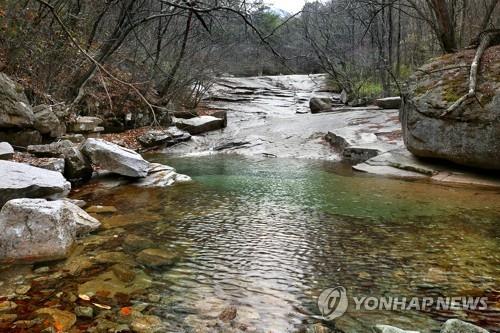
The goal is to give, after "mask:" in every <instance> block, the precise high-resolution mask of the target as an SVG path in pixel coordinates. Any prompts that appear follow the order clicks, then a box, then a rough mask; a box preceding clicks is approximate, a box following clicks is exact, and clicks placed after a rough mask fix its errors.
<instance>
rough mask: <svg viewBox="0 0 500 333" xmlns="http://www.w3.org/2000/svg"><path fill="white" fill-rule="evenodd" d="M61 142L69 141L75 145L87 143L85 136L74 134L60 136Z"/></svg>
mask: <svg viewBox="0 0 500 333" xmlns="http://www.w3.org/2000/svg"><path fill="white" fill-rule="evenodd" d="M59 140H68V141H71V142H73V143H82V142H83V141H85V137H84V136H83V134H79V133H72V134H65V135H62V136H60V137H59Z"/></svg>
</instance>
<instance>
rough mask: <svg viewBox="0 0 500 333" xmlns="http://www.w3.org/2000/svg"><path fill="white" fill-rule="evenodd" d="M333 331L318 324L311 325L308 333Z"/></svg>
mask: <svg viewBox="0 0 500 333" xmlns="http://www.w3.org/2000/svg"><path fill="white" fill-rule="evenodd" d="M331 332H332V330H330V329H329V328H328V327H326V326H325V325H323V324H322V323H316V324H314V325H311V326H309V327H308V328H307V331H306V333H331Z"/></svg>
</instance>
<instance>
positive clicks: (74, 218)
mask: <svg viewBox="0 0 500 333" xmlns="http://www.w3.org/2000/svg"><path fill="white" fill-rule="evenodd" d="M99 226H100V223H99V221H97V220H96V219H94V218H93V217H91V216H90V215H88V214H87V213H86V212H85V211H83V210H82V209H81V208H79V207H78V206H75V205H73V204H72V203H70V202H68V201H64V200H58V201H46V200H44V199H15V200H11V201H9V202H7V203H6V204H5V205H4V206H3V208H2V210H1V212H0V228H1V230H2V233H1V234H0V262H4V263H5V262H13V261H14V262H23V263H34V262H41V261H48V260H55V259H61V258H65V257H67V256H68V254H69V252H70V250H71V248H72V246H73V244H74V242H75V239H76V237H77V236H78V235H81V234H84V233H87V232H90V231H93V230H96V229H97V228H99Z"/></svg>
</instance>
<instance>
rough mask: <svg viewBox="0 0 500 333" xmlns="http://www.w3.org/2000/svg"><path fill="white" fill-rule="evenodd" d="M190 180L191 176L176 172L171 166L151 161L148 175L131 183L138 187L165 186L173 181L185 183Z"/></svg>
mask: <svg viewBox="0 0 500 333" xmlns="http://www.w3.org/2000/svg"><path fill="white" fill-rule="evenodd" d="M190 181H191V177H189V176H186V175H181V174H178V173H177V172H175V169H174V168H172V167H169V166H167V165H163V164H158V163H151V164H150V168H149V172H148V175H147V176H146V177H145V178H142V179H139V180H138V181H136V182H134V183H133V184H134V185H136V186H140V187H167V186H172V185H173V184H175V183H186V182H190Z"/></svg>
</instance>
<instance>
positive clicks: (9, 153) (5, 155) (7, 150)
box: [0, 142, 14, 160]
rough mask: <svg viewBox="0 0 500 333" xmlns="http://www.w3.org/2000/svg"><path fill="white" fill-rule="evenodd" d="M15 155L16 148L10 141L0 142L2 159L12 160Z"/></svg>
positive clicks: (0, 157)
mask: <svg viewBox="0 0 500 333" xmlns="http://www.w3.org/2000/svg"><path fill="white" fill-rule="evenodd" d="M13 156H14V148H12V146H11V145H10V144H9V143H8V142H0V160H10V159H11V158H12V157H13Z"/></svg>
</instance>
